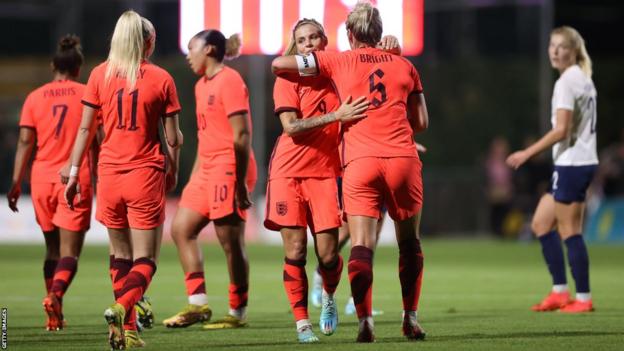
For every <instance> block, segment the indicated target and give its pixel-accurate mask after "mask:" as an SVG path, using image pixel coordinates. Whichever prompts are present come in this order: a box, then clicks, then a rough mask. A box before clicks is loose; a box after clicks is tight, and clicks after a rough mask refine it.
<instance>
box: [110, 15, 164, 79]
mask: <svg viewBox="0 0 624 351" xmlns="http://www.w3.org/2000/svg"><path fill="white" fill-rule="evenodd" d="M154 35H155V31H154V26H153V25H152V23H151V22H150V21H149V20H148V19H146V18H143V17H141V16H140V15H139V14H138V13H136V12H134V11H132V10H130V11H126V12H124V13H123V14H122V15H121V16H120V17H119V19H118V20H117V24H116V25H115V31H114V32H113V38H112V39H111V48H110V51H109V52H108V66H107V67H106V81H110V78H111V77H112V76H113V75H115V76H117V77H120V78H124V79H126V80H127V82H128V86H129V87H130V88H133V87H134V85H135V83H136V79H137V74H138V72H139V66H140V65H141V61H143V59H144V58H145V55H146V50H145V49H146V43H147V42H148V40H151V39H152V37H153V36H154Z"/></svg>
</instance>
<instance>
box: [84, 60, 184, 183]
mask: <svg viewBox="0 0 624 351" xmlns="http://www.w3.org/2000/svg"><path fill="white" fill-rule="evenodd" d="M106 67H107V63H106V62H104V63H102V64H100V65H99V66H97V67H95V68H94V69H93V71H91V76H90V77H89V81H88V83H87V88H86V90H85V94H84V96H83V98H82V103H83V104H85V105H87V106H90V107H93V108H96V109H101V114H102V126H103V128H104V134H105V136H104V140H103V141H102V145H101V149H100V156H99V165H98V168H99V172H100V173H101V174H114V173H121V172H126V171H129V170H132V169H135V168H139V167H155V168H161V169H164V168H165V156H164V154H163V153H162V150H161V144H160V138H159V132H158V126H159V123H160V121H161V118H162V117H163V116H173V115H175V114H177V113H178V112H179V111H180V102H179V101H178V93H177V91H176V87H175V83H174V81H173V78H171V76H170V75H169V73H167V72H166V71H165V70H164V69H162V68H160V67H158V66H156V65H154V64H152V63H149V62H147V61H144V62H142V63H141V65H140V67H139V73H138V75H137V80H136V84H135V86H134V87H132V88H129V87H128V84H127V81H126V80H125V79H123V78H118V77H115V76H113V77H111V78H110V79H109V80H108V81H107V79H106V77H105V75H106Z"/></svg>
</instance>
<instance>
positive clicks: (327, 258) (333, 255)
mask: <svg viewBox="0 0 624 351" xmlns="http://www.w3.org/2000/svg"><path fill="white" fill-rule="evenodd" d="M337 259H338V253H337V252H336V251H334V250H327V251H326V252H319V255H318V260H319V263H320V264H321V265H322V266H323V267H331V266H333V265H334V264H335V263H336V260H337Z"/></svg>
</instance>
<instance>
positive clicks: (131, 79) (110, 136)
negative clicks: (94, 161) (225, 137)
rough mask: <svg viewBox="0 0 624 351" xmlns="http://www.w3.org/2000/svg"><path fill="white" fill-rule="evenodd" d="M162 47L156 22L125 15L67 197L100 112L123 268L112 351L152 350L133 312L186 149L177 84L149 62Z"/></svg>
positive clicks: (102, 214) (87, 98) (104, 167)
mask: <svg viewBox="0 0 624 351" xmlns="http://www.w3.org/2000/svg"><path fill="white" fill-rule="evenodd" d="M155 44H156V32H155V30H154V27H153V25H152V23H151V22H150V21H149V20H147V19H146V18H143V17H141V16H140V15H139V14H137V13H136V12H134V11H126V12H124V13H123V14H122V15H121V16H120V18H119V20H118V21H117V24H116V25H115V30H114V32H113V37H112V40H111V49H110V52H109V55H108V59H107V60H106V61H105V62H103V63H102V64H100V65H98V66H97V67H95V68H94V69H93V71H91V75H90V77H89V81H88V83H87V87H86V90H85V94H84V96H83V98H82V102H83V104H84V111H83V116H82V123H81V126H80V129H79V131H78V134H77V137H76V142H75V144H74V150H73V152H72V158H71V164H72V166H71V170H70V174H69V175H70V177H69V181H68V183H67V187H66V190H65V197H66V199H67V202H68V205H69V206H70V207H73V200H74V198H75V197H76V192H77V189H78V188H79V187H78V184H79V180H78V179H77V178H76V174H77V172H78V170H79V169H80V166H79V165H80V164H81V160H82V158H83V156H84V151H85V145H87V144H88V143H89V141H90V140H91V139H92V138H93V136H94V134H95V130H96V128H97V121H96V119H95V118H94V117H95V114H96V111H98V110H99V111H101V114H102V123H103V130H104V140H103V141H102V145H101V152H100V155H99V161H98V177H99V178H98V196H97V201H96V206H97V209H96V218H97V219H98V220H99V221H100V222H101V223H102V224H104V225H105V226H106V227H107V228H108V234H109V238H110V241H111V245H112V249H113V255H114V257H115V261H116V263H117V265H116V266H117V270H116V276H115V277H114V285H113V288H114V294H115V303H114V304H113V305H112V306H111V307H109V308H108V309H106V311H105V312H104V316H105V318H106V321H107V323H108V325H109V343H110V346H111V347H112V348H113V349H124V348H130V347H141V346H143V345H144V344H145V343H144V342H143V341H142V340H141V339H140V338H139V337H138V334H137V331H136V319H135V318H136V314H135V313H134V305H135V303H136V302H137V301H138V300H139V299H140V298H141V297H142V296H143V292H144V291H145V290H146V289H147V288H148V286H149V284H150V282H151V280H152V277H153V275H154V273H155V272H156V261H157V259H158V254H159V251H160V241H161V236H162V224H163V221H164V219H165V190H166V189H165V187H166V184H167V186H168V187H171V188H172V187H173V186H174V185H175V184H174V183H175V182H174V181H173V180H172V179H175V178H176V173H177V155H178V151H179V149H178V148H179V146H180V145H181V143H182V133H181V132H180V129H179V126H178V112H179V111H180V104H179V102H178V96H177V91H176V88H175V83H174V81H173V78H172V77H171V76H170V75H169V74H168V73H167V72H166V71H165V70H163V69H162V68H160V67H158V66H156V65H154V64H152V63H151V62H149V61H148V59H149V57H150V56H151V54H152V53H153V52H154V47H155ZM160 125H163V126H164V133H165V139H166V143H167V147H166V150H167V154H168V155H167V156H166V155H164V154H163V152H162V151H161V143H160V140H159V126H160ZM166 159H170V160H171V161H172V162H167V161H166ZM80 186H82V184H81V183H80Z"/></svg>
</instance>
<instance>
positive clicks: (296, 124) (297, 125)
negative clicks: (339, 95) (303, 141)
mask: <svg viewBox="0 0 624 351" xmlns="http://www.w3.org/2000/svg"><path fill="white" fill-rule="evenodd" d="M336 120H337V119H336V114H335V113H334V112H330V113H328V114H325V115H322V116H319V117H314V118H304V119H295V120H293V121H291V122H290V134H297V133H301V132H305V131H308V130H310V129H314V128H317V127H321V126H324V125H326V124H329V123H332V122H335V121H336Z"/></svg>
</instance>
